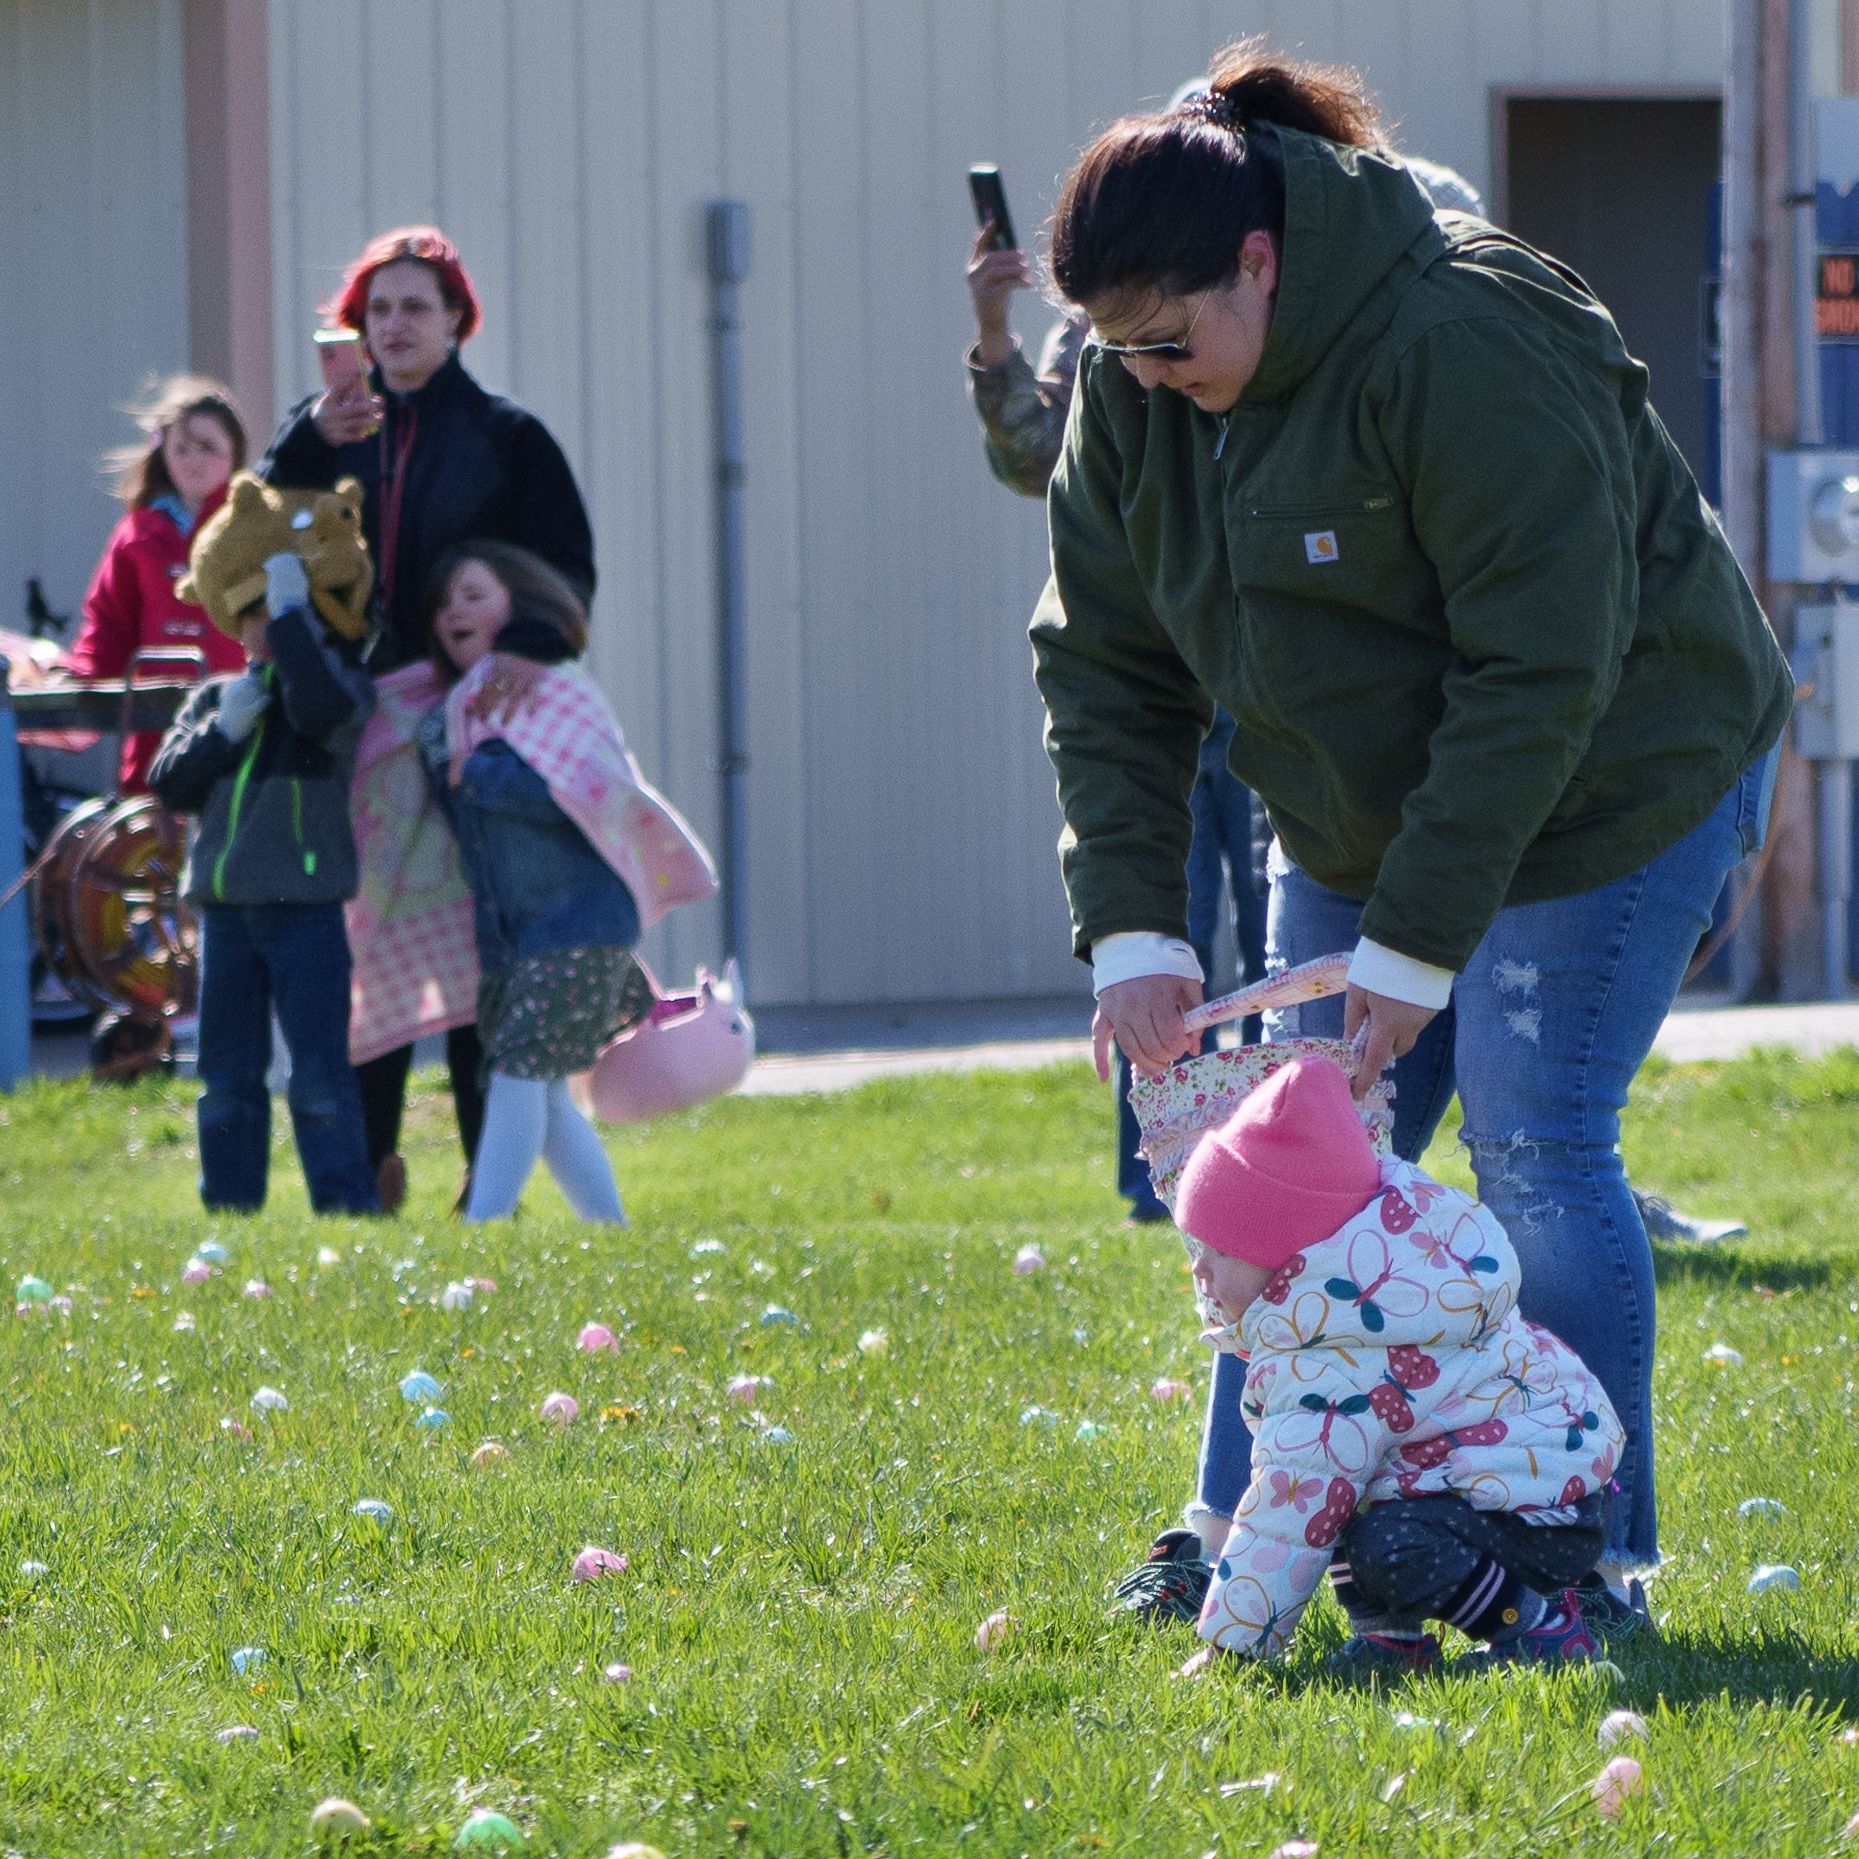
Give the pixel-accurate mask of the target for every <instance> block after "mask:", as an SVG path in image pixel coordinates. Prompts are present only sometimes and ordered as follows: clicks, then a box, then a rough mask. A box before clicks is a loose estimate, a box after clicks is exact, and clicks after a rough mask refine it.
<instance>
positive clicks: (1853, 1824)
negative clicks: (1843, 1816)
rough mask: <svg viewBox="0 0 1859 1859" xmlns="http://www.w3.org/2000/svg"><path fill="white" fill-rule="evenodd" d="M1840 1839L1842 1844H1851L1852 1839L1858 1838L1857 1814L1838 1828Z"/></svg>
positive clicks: (1858, 1823)
mask: <svg viewBox="0 0 1859 1859" xmlns="http://www.w3.org/2000/svg"><path fill="white" fill-rule="evenodd" d="M1840 1839H1841V1841H1842V1843H1844V1844H1851V1842H1852V1841H1854V1840H1859V1814H1855V1815H1854V1816H1853V1817H1852V1819H1851V1820H1849V1821H1848V1822H1847V1823H1846V1825H1845V1826H1843V1827H1842V1828H1841V1829H1840Z"/></svg>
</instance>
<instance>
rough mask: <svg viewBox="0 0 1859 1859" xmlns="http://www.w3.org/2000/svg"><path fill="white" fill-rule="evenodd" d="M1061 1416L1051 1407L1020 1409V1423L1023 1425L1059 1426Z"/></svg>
mask: <svg viewBox="0 0 1859 1859" xmlns="http://www.w3.org/2000/svg"><path fill="white" fill-rule="evenodd" d="M1058 1421H1059V1417H1058V1415H1057V1414H1055V1413H1054V1412H1053V1411H1052V1409H1051V1408H1050V1407H1038V1406H1034V1407H1023V1408H1021V1409H1020V1424H1021V1425H1022V1426H1023V1427H1031V1426H1046V1427H1050V1426H1057V1425H1058Z"/></svg>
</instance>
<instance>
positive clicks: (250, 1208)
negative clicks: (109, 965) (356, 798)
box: [196, 904, 381, 1214]
mask: <svg viewBox="0 0 1859 1859" xmlns="http://www.w3.org/2000/svg"><path fill="white" fill-rule="evenodd" d="M274 1007H275V1008H276V1010H277V1017H278V1025H279V1026H280V1027H281V1028H282V1029H283V1033H284V1044H285V1047H286V1048H287V1049H288V1051H289V1053H290V1068H291V1069H290V1091H289V1094H288V1099H287V1101H288V1102H289V1104H290V1117H291V1127H292V1129H293V1130H294V1131H295V1133H296V1137H297V1154H298V1157H299V1158H300V1159H301V1161H302V1163H303V1178H304V1184H305V1186H306V1187H307V1188H308V1189H309V1191H310V1205H311V1206H312V1207H314V1208H315V1209H316V1211H317V1212H318V1213H320V1214H326V1213H349V1214H371V1213H379V1212H380V1211H381V1200H380V1195H379V1193H378V1192H377V1191H376V1188H375V1184H374V1171H373V1170H372V1169H371V1168H370V1167H369V1166H368V1150H367V1143H366V1141H365V1139H364V1137H363V1134H362V1117H361V1096H360V1093H359V1092H358V1091H357V1089H356V1085H355V1072H354V1068H353V1067H352V1066H351V1065H350V1064H349V944H348V935H347V932H346V931H345V930H344V928H343V924H342V906H341V905H340V904H251V905H243V906H241V905H233V904H214V905H209V906H207V907H206V908H204V909H203V910H201V912H200V1082H201V1086H202V1089H201V1093H200V1103H199V1107H198V1109H197V1111H196V1117H197V1119H198V1124H199V1130H200V1198H201V1200H202V1201H204V1202H205V1203H206V1205H207V1206H208V1207H210V1208H222V1207H223V1208H227V1209H229V1210H232V1211H236V1212H240V1213H255V1212H256V1211H257V1210H258V1209H259V1208H261V1207H262V1206H263V1205H264V1204H265V1187H266V1181H267V1177H268V1174H269V1168H270V1161H271V1093H270V1091H269V1090H268V1089H267V1088H266V1085H265V1074H266V1072H267V1071H269V1070H270V1067H271V1014H272V1009H273V1008H274Z"/></svg>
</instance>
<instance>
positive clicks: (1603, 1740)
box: [1594, 1711, 1647, 1749]
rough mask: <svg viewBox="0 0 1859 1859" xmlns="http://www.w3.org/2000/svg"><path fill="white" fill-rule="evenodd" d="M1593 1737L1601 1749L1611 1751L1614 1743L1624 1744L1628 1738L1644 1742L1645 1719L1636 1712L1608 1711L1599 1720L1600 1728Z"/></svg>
mask: <svg viewBox="0 0 1859 1859" xmlns="http://www.w3.org/2000/svg"><path fill="white" fill-rule="evenodd" d="M1594 1735H1595V1740H1596V1742H1598V1743H1599V1744H1600V1745H1601V1747H1602V1748H1603V1749H1612V1748H1613V1746H1614V1745H1615V1744H1616V1743H1624V1742H1625V1741H1626V1740H1627V1738H1628V1737H1630V1736H1631V1737H1638V1738H1640V1739H1641V1740H1642V1741H1644V1740H1645V1738H1646V1736H1647V1728H1646V1719H1645V1718H1644V1717H1642V1716H1641V1715H1640V1714H1639V1712H1638V1711H1609V1712H1608V1713H1607V1715H1606V1716H1605V1717H1603V1718H1602V1719H1601V1727H1600V1728H1599V1729H1598V1730H1596V1731H1595V1733H1594Z"/></svg>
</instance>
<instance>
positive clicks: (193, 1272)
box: [181, 1259, 213, 1285]
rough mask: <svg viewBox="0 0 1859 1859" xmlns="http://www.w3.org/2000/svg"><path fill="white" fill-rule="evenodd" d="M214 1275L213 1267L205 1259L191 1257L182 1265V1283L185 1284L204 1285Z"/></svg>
mask: <svg viewBox="0 0 1859 1859" xmlns="http://www.w3.org/2000/svg"><path fill="white" fill-rule="evenodd" d="M212 1276H213V1267H212V1266H210V1265H209V1264H208V1263H207V1262H206V1260H205V1259H189V1260H188V1261H187V1263H186V1264H185V1265H183V1266H182V1267H181V1283H182V1284H184V1285H203V1284H205V1283H206V1281H207V1280H208V1279H209V1278H211V1277H212Z"/></svg>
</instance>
